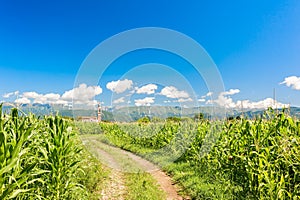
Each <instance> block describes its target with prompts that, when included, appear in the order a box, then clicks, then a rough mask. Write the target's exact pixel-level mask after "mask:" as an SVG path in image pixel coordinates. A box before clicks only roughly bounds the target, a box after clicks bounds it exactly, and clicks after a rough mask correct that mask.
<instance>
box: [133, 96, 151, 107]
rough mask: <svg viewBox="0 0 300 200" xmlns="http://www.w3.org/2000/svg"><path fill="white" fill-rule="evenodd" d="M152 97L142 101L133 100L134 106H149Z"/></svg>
mask: <svg viewBox="0 0 300 200" xmlns="http://www.w3.org/2000/svg"><path fill="white" fill-rule="evenodd" d="M154 99H155V98H154V97H145V98H144V99H135V100H134V102H135V105H136V106H150V105H151V104H152V103H154Z"/></svg>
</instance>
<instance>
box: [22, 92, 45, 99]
mask: <svg viewBox="0 0 300 200" xmlns="http://www.w3.org/2000/svg"><path fill="white" fill-rule="evenodd" d="M22 96H23V97H25V98H29V99H36V98H38V97H40V96H42V95H41V94H38V93H36V92H24V93H23V94H22Z"/></svg>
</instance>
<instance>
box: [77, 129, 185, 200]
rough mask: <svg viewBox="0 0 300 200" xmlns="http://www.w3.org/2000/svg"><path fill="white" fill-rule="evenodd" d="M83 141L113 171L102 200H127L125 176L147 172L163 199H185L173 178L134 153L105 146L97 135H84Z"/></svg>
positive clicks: (102, 193)
mask: <svg viewBox="0 0 300 200" xmlns="http://www.w3.org/2000/svg"><path fill="white" fill-rule="evenodd" d="M81 140H82V142H83V144H84V145H85V146H86V147H87V149H88V150H89V151H90V152H91V153H92V154H93V155H94V156H95V157H96V158H97V159H99V160H100V162H101V163H102V164H104V165H106V166H107V167H109V168H110V169H111V173H110V175H109V180H108V181H107V182H106V183H105V187H104V188H103V190H102V191H101V198H100V199H103V200H104V199H116V200H122V199H126V194H127V193H128V191H127V190H128V189H127V188H126V184H125V180H124V179H125V178H124V177H125V175H126V176H128V174H129V176H130V174H132V175H133V174H136V173H145V172H146V173H148V174H150V175H151V176H152V177H153V179H154V181H155V182H156V185H158V188H157V190H161V191H163V192H164V193H165V194H164V195H162V196H164V198H163V199H167V200H181V199H183V197H181V196H180V195H178V193H177V190H176V187H175V186H174V184H173V183H172V181H171V178H170V177H169V176H167V175H166V174H165V173H164V172H163V171H161V170H160V169H159V168H158V167H157V166H155V165H154V164H152V163H151V162H149V161H147V160H145V159H143V158H141V157H139V156H137V155H135V154H133V153H130V152H127V151H125V150H122V149H120V148H117V147H113V146H110V145H108V144H105V143H103V142H102V141H101V140H100V139H99V137H98V136H97V135H82V136H81ZM137 183H138V182H137ZM143 184H144V183H143Z"/></svg>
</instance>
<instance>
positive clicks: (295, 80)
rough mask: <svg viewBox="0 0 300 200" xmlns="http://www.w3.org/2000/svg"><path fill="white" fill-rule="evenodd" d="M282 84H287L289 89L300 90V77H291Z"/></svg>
mask: <svg viewBox="0 0 300 200" xmlns="http://www.w3.org/2000/svg"><path fill="white" fill-rule="evenodd" d="M280 84H285V85H286V86H288V87H292V88H293V89H294V90H300V77H297V76H289V77H286V78H285V79H284V81H283V82H281V83H280Z"/></svg>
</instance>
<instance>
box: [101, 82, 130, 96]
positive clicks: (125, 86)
mask: <svg viewBox="0 0 300 200" xmlns="http://www.w3.org/2000/svg"><path fill="white" fill-rule="evenodd" d="M132 85H133V82H132V80H128V79H125V80H117V81H111V82H108V83H107V84H106V88H107V89H109V90H111V91H112V92H115V93H117V94H119V93H123V92H125V91H126V90H129V89H131V88H132Z"/></svg>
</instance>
